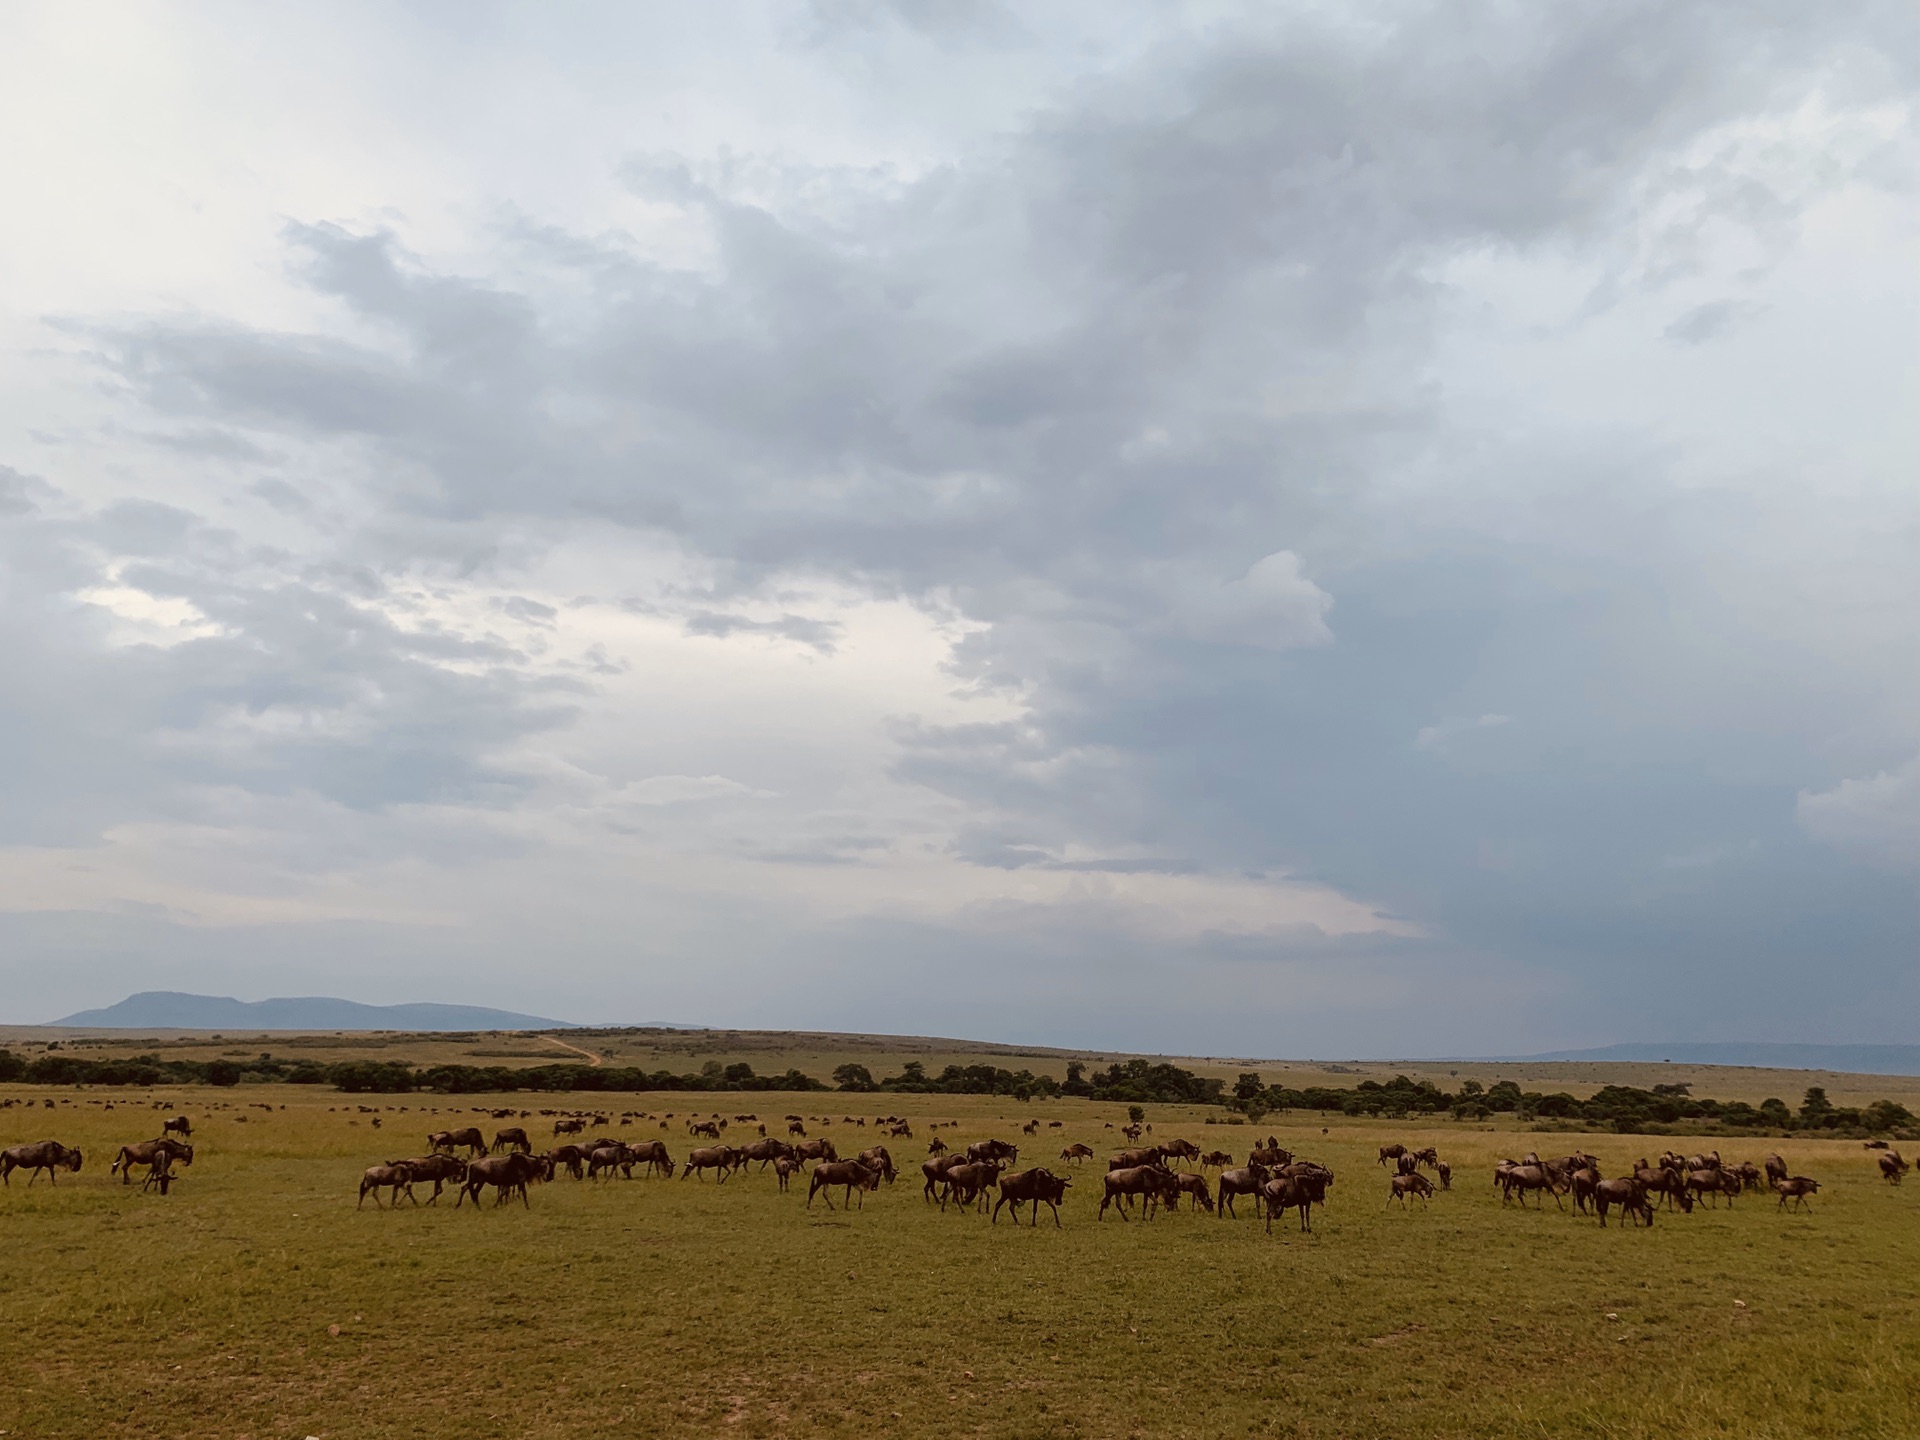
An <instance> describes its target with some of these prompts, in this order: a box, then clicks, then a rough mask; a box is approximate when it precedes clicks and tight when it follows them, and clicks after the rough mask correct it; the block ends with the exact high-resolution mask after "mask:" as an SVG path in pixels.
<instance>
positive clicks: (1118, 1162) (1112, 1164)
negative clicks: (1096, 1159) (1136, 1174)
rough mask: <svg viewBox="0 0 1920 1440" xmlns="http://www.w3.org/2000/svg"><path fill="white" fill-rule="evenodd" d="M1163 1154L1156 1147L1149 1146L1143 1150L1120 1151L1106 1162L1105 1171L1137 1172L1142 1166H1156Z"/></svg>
mask: <svg viewBox="0 0 1920 1440" xmlns="http://www.w3.org/2000/svg"><path fill="white" fill-rule="evenodd" d="M1163 1154H1164V1152H1163V1151H1162V1150H1161V1149H1160V1147H1159V1146H1158V1145H1149V1146H1147V1147H1146V1148H1145V1149H1143V1150H1122V1151H1121V1152H1120V1153H1119V1154H1118V1155H1115V1156H1114V1157H1113V1158H1112V1159H1111V1160H1109V1161H1107V1169H1109V1170H1137V1169H1139V1168H1140V1167H1141V1166H1142V1165H1158V1164H1159V1163H1160V1161H1161V1158H1162V1156H1163Z"/></svg>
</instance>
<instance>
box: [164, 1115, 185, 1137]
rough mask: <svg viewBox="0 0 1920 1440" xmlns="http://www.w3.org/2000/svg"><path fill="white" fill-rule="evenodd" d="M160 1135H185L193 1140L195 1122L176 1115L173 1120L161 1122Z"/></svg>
mask: <svg viewBox="0 0 1920 1440" xmlns="http://www.w3.org/2000/svg"><path fill="white" fill-rule="evenodd" d="M160 1133H161V1134H162V1135H184V1136H186V1137H187V1138H188V1139H189V1140H191V1139H192V1138H193V1122H192V1121H191V1120H189V1119H187V1117H186V1116H184V1115H176V1116H174V1117H173V1118H172V1119H171V1120H162V1121H161V1122H160Z"/></svg>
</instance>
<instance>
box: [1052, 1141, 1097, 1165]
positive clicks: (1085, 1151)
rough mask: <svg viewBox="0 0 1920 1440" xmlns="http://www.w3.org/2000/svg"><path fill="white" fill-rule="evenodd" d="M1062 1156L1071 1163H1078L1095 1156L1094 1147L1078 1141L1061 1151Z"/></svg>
mask: <svg viewBox="0 0 1920 1440" xmlns="http://www.w3.org/2000/svg"><path fill="white" fill-rule="evenodd" d="M1060 1158H1061V1159H1062V1160H1065V1161H1066V1162H1067V1163H1068V1164H1070V1165H1078V1164H1081V1163H1082V1162H1083V1161H1087V1160H1091V1159H1092V1158H1093V1147H1092V1146H1091V1145H1082V1144H1080V1143H1079V1142H1077V1141H1076V1142H1075V1143H1074V1144H1072V1145H1069V1146H1067V1148H1066V1149H1064V1150H1062V1151H1061V1152H1060Z"/></svg>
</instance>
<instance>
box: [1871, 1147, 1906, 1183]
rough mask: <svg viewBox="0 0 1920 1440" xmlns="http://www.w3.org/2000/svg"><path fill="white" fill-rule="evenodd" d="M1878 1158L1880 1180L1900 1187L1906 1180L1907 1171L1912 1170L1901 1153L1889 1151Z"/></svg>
mask: <svg viewBox="0 0 1920 1440" xmlns="http://www.w3.org/2000/svg"><path fill="white" fill-rule="evenodd" d="M1878 1158H1879V1161H1880V1178H1881V1179H1883V1180H1885V1181H1886V1182H1887V1183H1888V1184H1889V1185H1898V1184H1899V1183H1900V1182H1901V1181H1902V1180H1904V1179H1905V1178H1906V1174H1907V1171H1908V1170H1910V1169H1911V1168H1912V1167H1911V1166H1910V1165H1908V1164H1907V1162H1906V1161H1904V1160H1902V1159H1901V1158H1900V1152H1899V1151H1898V1150H1889V1151H1888V1152H1887V1153H1886V1154H1884V1155H1882V1156H1879V1157H1878Z"/></svg>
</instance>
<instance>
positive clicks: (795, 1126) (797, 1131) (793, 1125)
mask: <svg viewBox="0 0 1920 1440" xmlns="http://www.w3.org/2000/svg"><path fill="white" fill-rule="evenodd" d="M787 1134H789V1135H798V1136H799V1137H800V1138H801V1139H802V1140H804V1139H806V1138H807V1127H806V1126H804V1125H802V1124H801V1123H800V1122H799V1121H798V1120H791V1121H789V1122H787Z"/></svg>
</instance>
